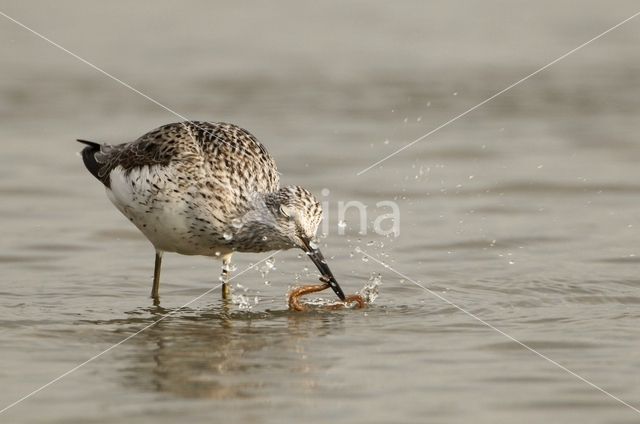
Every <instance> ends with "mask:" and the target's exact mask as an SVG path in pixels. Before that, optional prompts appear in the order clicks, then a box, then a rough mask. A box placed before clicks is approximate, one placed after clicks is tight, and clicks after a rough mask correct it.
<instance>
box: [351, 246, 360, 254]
mask: <svg viewBox="0 0 640 424" xmlns="http://www.w3.org/2000/svg"><path fill="white" fill-rule="evenodd" d="M353 250H355V251H356V253H361V252H362V249H361V248H360V246H356V248H355V249H353Z"/></svg>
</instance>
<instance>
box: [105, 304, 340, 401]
mask: <svg viewBox="0 0 640 424" xmlns="http://www.w3.org/2000/svg"><path fill="white" fill-rule="evenodd" d="M170 312H172V311H171V310H167V309H163V308H161V307H155V308H150V309H138V310H135V311H132V312H131V313H130V318H127V319H121V320H112V321H108V322H106V321H101V322H100V323H99V324H107V325H109V324H110V325H116V326H117V328H116V329H115V330H116V331H118V333H121V332H122V331H123V326H126V325H127V324H129V330H131V333H133V332H135V331H138V330H139V329H140V328H143V327H144V326H145V325H148V324H150V323H152V322H153V321H156V320H158V319H159V318H161V317H162V316H163V315H166V314H168V313H170ZM174 312H175V311H174ZM342 320H343V314H342V313H339V312H315V313H305V314H300V313H295V312H289V311H263V312H252V311H238V310H233V309H230V308H229V307H228V306H226V305H216V306H211V307H210V308H203V309H199V310H193V309H182V310H179V311H177V312H175V313H173V314H172V315H170V316H168V317H166V318H164V319H162V320H161V321H159V322H158V323H157V324H155V325H153V326H151V327H149V328H147V329H146V330H144V331H142V332H141V333H140V334H138V335H136V336H135V337H133V338H131V339H130V340H129V341H127V342H126V344H123V345H122V346H121V347H119V348H118V351H117V353H116V355H117V360H118V362H119V363H122V364H125V365H124V368H120V370H121V373H122V377H123V380H124V384H125V385H126V386H127V387H129V388H130V387H137V388H139V389H141V390H153V391H158V392H163V393H168V394H172V395H176V396H180V397H186V398H212V399H229V398H247V397H253V396H258V395H260V393H263V392H265V391H269V392H271V391H272V390H274V389H277V387H279V386H284V385H286V386H288V390H291V389H292V386H293V387H295V388H296V389H297V390H299V391H313V390H314V389H315V388H316V386H317V384H316V381H315V378H314V375H316V373H318V372H320V371H322V370H324V369H326V368H329V367H331V362H332V361H331V358H326V357H321V356H320V355H316V354H314V352H313V349H312V348H311V347H310V344H313V343H316V342H317V339H318V338H322V337H324V336H326V335H327V334H329V333H332V332H335V331H336V330H338V331H339V330H340V327H341V323H342ZM114 353H115V352H114Z"/></svg>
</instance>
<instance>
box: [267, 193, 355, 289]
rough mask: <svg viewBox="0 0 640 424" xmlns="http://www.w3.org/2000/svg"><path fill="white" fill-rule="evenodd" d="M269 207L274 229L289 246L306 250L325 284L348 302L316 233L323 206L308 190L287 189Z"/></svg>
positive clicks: (272, 196) (269, 201)
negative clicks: (319, 244) (317, 239)
mask: <svg viewBox="0 0 640 424" xmlns="http://www.w3.org/2000/svg"><path fill="white" fill-rule="evenodd" d="M267 206H268V208H269V210H270V213H271V215H272V216H273V219H274V222H273V226H274V227H275V229H276V231H277V232H278V233H279V235H280V237H281V238H282V239H283V240H285V241H286V242H287V244H288V245H289V246H296V247H299V248H300V249H302V250H304V252H305V253H306V254H307V256H309V258H310V259H311V260H312V261H313V263H314V264H315V265H316V267H317V268H318V270H319V271H320V273H321V274H322V277H323V280H324V281H326V282H328V283H329V285H330V286H331V288H332V289H333V291H334V292H335V293H336V294H337V295H338V297H339V298H340V300H345V296H344V293H343V292H342V289H341V288H340V285H338V282H337V281H336V279H335V277H334V276H333V273H332V272H331V270H330V269H329V265H327V262H326V261H325V259H324V257H323V255H322V253H321V252H320V249H319V248H318V243H317V241H316V232H317V231H318V226H319V225H320V221H321V220H322V206H320V202H318V200H317V199H316V198H315V197H314V196H313V194H311V193H310V192H309V191H308V190H306V189H304V188H302V187H299V186H286V187H283V188H281V189H280V190H278V191H276V192H274V193H271V194H270V195H269V196H268V197H267Z"/></svg>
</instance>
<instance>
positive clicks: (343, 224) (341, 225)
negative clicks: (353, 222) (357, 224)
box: [338, 221, 347, 228]
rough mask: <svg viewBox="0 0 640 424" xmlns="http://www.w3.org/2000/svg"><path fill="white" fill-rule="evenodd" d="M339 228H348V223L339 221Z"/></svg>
mask: <svg viewBox="0 0 640 424" xmlns="http://www.w3.org/2000/svg"><path fill="white" fill-rule="evenodd" d="M338 228H347V223H346V222H345V221H339V222H338Z"/></svg>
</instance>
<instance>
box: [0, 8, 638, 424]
mask: <svg viewBox="0 0 640 424" xmlns="http://www.w3.org/2000/svg"><path fill="white" fill-rule="evenodd" d="M637 8H638V5H637V3H636V2H633V1H630V0H629V1H612V2H600V1H595V0H589V1H579V2H578V1H569V0H555V1H548V0H544V1H537V2H521V1H517V2H514V1H506V0H504V1H501V0H488V1H483V2H462V1H429V2H424V1H402V2H384V1H366V2H365V1H350V2H339V1H326V2H321V3H318V2H316V3H311V2H308V3H307V2H304V3H303V2H296V1H279V2H268V3H267V2H256V1H254V2H241V3H238V2H205V1H188V2H165V1H163V2H153V3H151V2H144V3H142V2H109V3H105V2H101V3H95V2H91V3H88V2H81V1H59V2H45V1H32V2H20V1H11V0H4V1H2V2H0V11H1V12H3V13H5V14H7V15H9V16H11V17H12V18H14V19H16V20H18V21H20V22H22V23H23V24H24V25H26V26H28V27H30V28H32V29H33V30H35V31H38V32H40V33H41V34H43V35H44V36H46V37H48V38H50V39H51V40H53V41H55V42H56V43H58V44H59V45H61V46H63V47H64V48H66V49H68V50H69V51H71V52H73V53H75V54H77V55H78V56H80V57H82V58H84V59H85V60H87V61H88V62H90V63H92V64H94V65H95V66H97V67H100V68H101V69H104V70H105V71H106V72H108V73H111V74H113V75H114V76H115V77H117V78H119V79H121V80H122V81H124V82H126V83H127V84H130V85H131V86H133V87H135V88H136V89H138V90H140V91H142V92H143V93H145V94H146V95H148V96H150V97H151V98H153V99H155V100H157V101H158V102H160V103H162V104H164V105H166V106H167V107H169V108H171V109H173V110H174V111H176V112H177V113H179V114H181V115H183V116H186V117H188V118H189V119H198V120H209V121H226V122H232V123H236V124H238V125H240V126H242V127H244V128H246V129H248V130H249V131H251V132H252V133H253V134H254V135H256V136H257V137H258V139H260V140H261V141H262V142H263V143H264V144H265V145H266V146H267V148H268V149H269V151H270V152H271V154H272V155H273V156H274V157H275V159H276V161H277V163H278V167H279V170H280V172H282V182H283V183H284V184H300V185H303V186H306V187H308V188H309V189H310V190H312V191H313V192H314V193H316V195H317V196H318V197H319V198H320V199H321V200H322V201H323V202H325V204H327V205H328V206H329V207H328V210H327V211H326V213H327V219H329V224H328V227H327V228H328V232H327V234H326V237H325V238H324V239H323V243H324V244H326V246H325V247H323V251H325V255H326V256H328V257H329V258H330V265H331V267H332V269H333V271H334V273H335V274H336V275H337V277H338V280H339V281H340V282H341V285H342V286H343V287H344V288H345V291H347V292H355V291H357V290H361V289H362V288H363V287H364V286H365V285H366V284H372V283H374V284H379V286H378V289H379V292H380V296H379V297H378V299H377V301H376V302H375V303H374V304H373V305H371V307H370V308H368V309H367V310H366V311H341V312H316V313H310V314H292V313H289V312H287V311H286V301H285V299H286V292H287V290H288V288H289V287H290V286H292V285H295V284H298V283H302V282H310V281H314V280H315V278H316V276H315V272H313V270H312V269H309V266H310V265H311V263H310V262H308V261H307V259H306V258H302V257H301V256H299V255H298V252H293V251H289V252H283V253H281V254H278V255H277V256H276V257H275V261H274V263H273V264H263V265H260V266H258V267H256V268H254V269H251V270H250V271H248V272H246V273H245V274H243V275H241V276H239V277H238V278H237V279H236V280H234V282H236V283H239V284H240V286H239V287H236V288H235V290H236V293H237V294H242V296H243V298H242V299H243V300H242V302H240V303H239V304H236V305H233V306H231V307H228V305H227V306H225V305H223V304H222V303H221V302H220V300H219V299H218V291H217V290H216V291H214V292H213V293H211V294H209V295H207V296H205V297H204V298H201V299H199V300H198V301H196V302H194V303H192V304H190V305H189V306H188V307H187V308H184V309H180V310H177V308H179V307H180V306H182V305H184V304H185V303H187V302H189V301H190V300H192V299H194V298H195V297H196V296H199V295H201V294H202V293H204V292H205V291H206V290H208V289H210V288H211V287H213V286H214V285H215V284H217V283H218V274H219V271H220V268H219V263H218V262H215V261H212V260H210V259H207V258H201V257H182V256H178V255H168V256H166V257H165V261H164V269H163V282H162V288H161V293H162V296H163V297H162V307H160V308H155V307H152V306H151V301H150V299H149V298H148V297H147V296H148V293H149V290H150V286H151V277H152V269H153V263H152V262H153V249H152V248H151V246H150V245H149V243H148V242H147V241H146V240H145V239H143V238H142V236H141V235H139V234H138V232H137V230H135V228H133V227H132V226H131V225H130V224H129V223H128V222H127V221H126V219H125V218H123V217H122V216H120V214H119V213H118V212H117V211H116V209H115V208H114V207H113V206H112V205H111V204H110V203H109V201H108V200H107V198H106V196H105V195H104V190H103V187H102V186H101V185H100V183H98V182H97V181H96V180H95V179H94V178H93V177H92V176H91V175H90V174H89V173H88V172H87V171H86V170H85V169H84V167H83V165H82V163H81V159H80V157H78V155H77V152H78V151H79V150H80V148H81V146H79V145H77V143H75V142H74V140H75V139H76V138H86V139H89V140H95V141H100V142H110V143H120V142H125V141H131V140H133V139H135V138H137V137H138V136H140V135H141V134H143V133H145V132H147V131H149V130H151V129H153V128H155V127H158V126H160V125H162V124H165V123H169V122H175V121H178V120H180V119H179V118H178V117H176V116H174V115H173V114H171V113H170V112H168V111H167V110H165V109H163V108H161V107H159V106H158V105H156V104H154V103H152V102H150V101H149V100H147V99H145V98H143V97H142V96H140V95H138V94H136V93H134V92H132V91H131V90H129V89H127V88H126V87H124V86H122V85H121V84H118V83H117V82H116V81H114V80H112V79H109V78H107V77H106V76H105V75H103V74H101V73H99V72H98V71H96V70H95V69H92V68H91V67H89V66H88V65H87V64H84V63H82V62H80V61H79V60H77V59H75V58H74V57H72V56H70V55H69V54H67V53H65V52H63V51H61V50H60V49H58V48H55V47H54V46H52V45H51V44H49V43H47V42H45V41H44V40H42V39H41V38H38V37H37V36H35V35H34V34H32V33H30V32H29V31H27V30H26V29H24V28H21V27H20V26H18V25H16V24H15V23H13V22H11V21H10V20H8V19H7V18H5V17H1V16H0V39H1V40H2V43H0V122H1V124H0V199H1V201H0V230H1V234H2V237H0V270H1V277H0V278H1V282H2V283H1V285H0V340H1V343H0V359H1V360H0V385H1V386H2V390H1V391H0V409H2V408H4V407H5V406H6V405H9V404H11V403H12V402H14V401H16V400H17V399H19V398H21V397H22V396H24V395H27V394H28V393H30V392H32V391H33V390H35V389H37V388H38V387H41V386H42V385H44V384H46V383H48V382H49V381H51V380H52V379H54V378H56V377H58V376H59V375H61V374H63V373H64V372H66V371H68V370H69V369H71V368H73V367H75V366H76V365H78V364H80V363H82V362H84V361H85V360H87V359H89V358H91V357H92V356H94V355H96V354H98V353H100V352H102V351H103V350H104V349H107V348H109V347H110V346H112V345H113V344H114V343H117V342H119V341H121V340H122V339H124V338H125V337H127V336H129V335H131V334H134V333H135V332H137V331H139V330H140V329H142V328H143V327H145V326H146V325H148V324H151V323H152V322H153V321H154V320H156V319H158V318H160V317H161V316H162V314H165V313H168V312H173V315H172V316H171V317H169V318H166V319H164V320H163V321H162V322H160V323H159V324H157V325H155V326H153V327H151V328H149V329H148V330H145V331H144V332H142V333H140V334H139V335H137V336H135V337H134V338H132V339H131V340H129V341H127V342H126V343H124V344H122V345H120V346H118V347H117V348H115V349H113V350H112V351H110V352H108V353H106V354H104V355H103V356H101V357H100V358H98V359H96V360H95V361H93V362H91V363H89V364H87V365H86V366H84V367H82V368H80V369H79V370H77V371H76V372H74V373H72V374H71V375H69V376H67V377H65V378H64V379H62V380H60V381H59V382H57V383H55V384H53V385H51V386H50V387H48V388H46V389H45V390H43V391H42V392H40V393H38V394H36V395H34V396H33V397H32V398H29V399H28V400H26V401H24V402H22V403H21V404H18V405H16V406H15V407H13V408H11V409H10V410H8V411H6V412H4V413H2V414H0V422H11V423H23V422H24V423H44V422H47V423H49V422H56V423H74V422H77V423H102V422H105V423H106V422H114V421H117V420H119V421H123V422H128V423H149V422H154V423H158V422H175V421H177V420H179V419H184V420H188V421H189V422H212V421H213V422H218V421H220V422H222V421H228V422H247V423H270V422H274V423H276V422H277V423H281V422H287V421H291V420H303V421H304V422H307V423H316V422H317V423H320V422H322V423H325V422H328V421H331V422H349V423H364V422H366V423H378V422H380V423H383V422H402V423H412V422H416V423H417V422H425V420H427V421H429V422H434V423H435V422H439V423H449V422H469V421H470V420H471V421H473V422H476V423H501V422H504V423H507V422H508V423H511V422H541V421H543V420H546V421H551V422H563V423H570V422H580V423H603V422H607V423H627V422H629V423H630V422H637V421H638V418H639V417H638V413H637V412H635V411H633V410H632V409H630V408H628V407H626V406H624V405H622V404H621V403H619V402H617V401H615V400H614V399H612V398H610V397H607V396H606V395H605V394H603V393H602V392H599V391H597V390H595V389H594V388H593V387H590V386H588V385H587V384H585V383H584V382H582V381H580V380H578V379H576V378H575V377H574V376H571V375H569V374H568V373H566V372H565V371H563V370H561V369H559V368H558V367H556V366H554V365H552V364H550V363H549V362H547V361H545V360H543V359H542V358H540V357H538V356H536V355H534V354H533V353H531V352H529V351H527V350H525V349H524V348H522V346H519V345H517V344H515V343H514V342H512V341H510V340H509V339H507V338H505V337H504V336H503V335H501V334H499V333H497V332H496V331H494V330H492V329H490V328H488V327H486V326H484V325H482V324H481V323H479V322H478V321H476V320H473V319H472V318H470V317H469V316H467V315H465V314H463V313H461V312H460V311H459V310H457V309H455V308H453V307H452V306H450V305H449V304H447V303H445V302H443V301H442V300H441V299H438V298H437V297H434V296H433V295H431V294H430V293H428V292H427V291H425V290H423V289H421V288H419V287H417V286H416V285H414V284H413V283H411V282H410V281H407V280H406V279H404V278H402V277H400V276H398V275H397V274H395V273H393V272H392V271H390V270H388V269H385V268H384V267H382V266H380V265H379V264H377V263H376V262H375V261H373V260H371V259H368V257H367V256H366V255H363V254H361V253H360V252H359V251H358V249H362V250H363V251H365V252H367V253H368V254H370V255H372V256H374V257H376V258H378V259H379V260H381V261H384V262H386V263H389V264H390V265H391V266H393V267H394V268H395V269H397V270H398V271H399V272H401V273H403V274H405V275H406V276H408V277H410V278H411V279H414V280H416V281H420V282H421V283H422V284H424V285H425V286H426V287H428V288H429V289H431V290H434V291H436V292H437V293H439V294H440V295H441V296H444V297H445V298H446V299H448V300H450V301H451V302H454V303H455V304H457V305H459V306H460V307H462V308H464V309H466V310H468V311H470V312H472V313H473V314H476V315H477V316H478V317H480V318H482V319H483V320H485V321H487V322H488V323H491V324H492V325H494V326H496V327H497V328H499V329H501V330H502V331H504V332H506V333H508V334H509V335H511V336H513V337H515V338H516V339H518V340H521V341H522V342H524V343H527V344H528V345H529V346H531V347H532V348H534V349H536V350H538V351H539V352H541V353H542V354H544V355H547V356H548V357H550V358H552V359H553V360H555V361H557V362H559V363H560V364H562V365H564V366H566V367H568V368H570V369H571V370H573V371H575V372H576V373H578V374H580V375H581V376H583V377H584V378H586V379H588V380H589V381H591V382H593V383H594V384H596V385H598V386H600V387H601V388H603V389H604V390H607V391H609V392H611V393H612V394H614V395H616V396H619V397H620V398H622V399H624V400H625V401H627V402H629V403H630V404H632V405H635V407H638V406H640V389H639V387H640V377H639V376H640V359H639V358H638V355H637V353H638V350H639V348H640V341H639V340H640V338H639V336H640V334H639V333H640V330H639V328H640V326H638V319H640V312H639V309H638V306H639V305H640V294H639V291H638V290H639V288H640V287H639V286H640V280H639V279H638V270H639V269H640V257H639V256H637V255H640V250H639V249H638V243H637V241H638V236H639V235H640V233H639V230H640V183H639V182H638V181H639V179H640V168H639V167H638V166H637V163H638V160H639V159H640V140H639V139H638V136H637V134H638V133H639V132H640V120H639V119H638V114H639V113H640V104H639V103H638V99H639V98H640V97H639V94H640V93H639V92H638V87H639V86H640V72H639V71H640V49H638V42H639V39H640V21H639V20H638V19H640V18H636V19H634V20H632V21H630V22H628V23H627V24H625V25H623V26H621V27H619V28H617V29H616V30H614V31H612V32H611V33H609V34H607V35H605V36H604V37H602V38H601V39H599V40H597V41H595V42H593V43H592V44H590V45H588V46H586V47H585V48H583V49H581V50H579V51H577V52H576V53H574V54H572V55H570V56H569V57H567V58H566V59H564V60H562V61H560V62H559V63H557V64H555V65H554V66H552V67H550V68H548V69H546V70H544V71H543V72H541V73H540V74H538V75H536V76H534V77H532V78H530V79H528V80H527V81H525V82H523V83H522V84H520V85H518V86H517V87H515V88H513V89H511V90H510V91H508V92H506V93H504V94H502V95H501V96H499V97H498V98H496V99H494V100H492V101H491V102H489V103H487V104H486V105H484V106H482V107H480V108H478V109H477V110H475V111H473V112H472V113H470V114H469V115H467V116H465V117H464V118H461V119H460V120H458V121H456V122H455V123H453V124H451V125H449V126H447V127H446V128H444V129H442V130H441V131H439V132H437V133H435V134H433V135H432V136H430V137H428V138H426V139H425V140H423V141H421V142H419V143H417V144H415V145H414V146H412V147H411V148H409V149H407V150H406V151H404V152H402V153H400V154H398V155H397V156H394V157H393V158H391V159H389V160H387V161H385V162H384V163H383V164H381V165H380V166H377V167H374V168H373V169H371V170H369V171H368V172H366V173H364V174H362V175H360V176H357V175H356V174H357V173H358V172H359V171H361V170H363V169H365V168H367V167H369V166H370V165H372V164H373V163H375V162H376V161H378V160H380V159H382V158H383V157H385V156H387V155H388V154H390V153H392V152H394V151H395V150H396V149H398V148H400V147H402V146H404V145H405V144H406V143H408V142H410V141H412V140H414V139H416V138H418V137H420V136H421V135H423V134H425V133H427V132H429V131H431V130H432V129H433V128H435V127H437V126H439V125H441V124H442V123H444V122H446V121H448V120H449V119H451V118H453V117H454V116H456V115H458V114H460V113H462V112H464V111H466V110H467V109H469V108H471V107H473V106H475V105H476V104H478V103H480V102H481V101H483V100H485V99H487V98H488V97H490V96H492V95H493V94H495V93H496V92H498V91H500V90H502V89H504V88H505V87H507V86H509V85H510V84H512V83H514V82H515V81H517V80H519V79H520V78H522V77H524V76H526V75H528V74H530V73H531V72H533V71H535V70H537V69H539V68H540V67H542V66H544V65H546V64H547V63H549V62H551V61H552V60H554V59H556V58H557V57H559V56H561V55H562V54H564V53H566V52H568V51H570V50H572V49H574V48H575V47H577V46H579V45H580V44H582V43H584V42H585V41H587V40H589V39H591V38H593V37H595V36H597V35H598V34H600V33H602V32H603V31H605V30H607V29H608V28H610V27H612V26H614V25H616V24H617V23H619V22H621V21H623V20H624V19H626V18H628V17H630V16H631V15H633V14H634V13H636V12H638V10H637ZM323 189H324V191H323ZM321 193H322V194H321ZM341 201H342V202H346V201H358V202H362V203H363V204H365V205H367V218H368V220H369V222H368V224H369V231H366V232H365V233H364V234H361V232H360V222H359V221H358V216H357V215H354V214H350V215H348V216H347V217H346V219H345V221H346V222H345V223H344V224H342V226H341V225H339V224H340V223H339V222H338V216H337V206H338V204H339V202H341ZM381 201H394V202H396V203H397V204H398V206H399V208H400V222H399V228H400V234H399V236H398V237H394V236H392V235H390V236H387V237H385V236H381V235H376V234H375V233H374V232H372V231H370V229H371V228H372V224H373V221H374V219H375V218H376V217H378V216H379V215H380V214H382V213H388V212H389V210H388V209H384V208H383V209H380V208H377V207H376V204H377V203H378V202H381ZM342 228H344V233H345V234H344V235H341V234H340V231H339V230H340V229H342ZM263 257H264V256H262V255H250V254H243V255H236V257H235V258H234V259H235V260H236V262H237V266H238V269H237V271H236V272H240V271H242V270H244V269H246V268H247V267H248V266H250V264H252V263H256V262H257V261H259V260H261V259H263ZM307 262H308V263H307ZM311 267H312V266H311ZM378 274H381V275H378ZM380 281H381V283H380ZM327 296H330V295H327Z"/></svg>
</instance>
